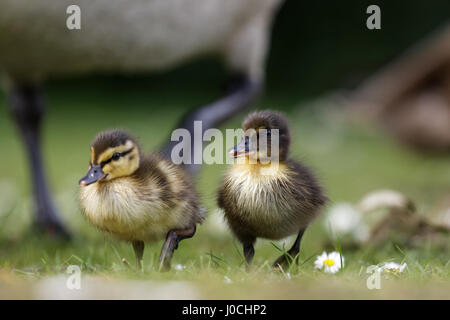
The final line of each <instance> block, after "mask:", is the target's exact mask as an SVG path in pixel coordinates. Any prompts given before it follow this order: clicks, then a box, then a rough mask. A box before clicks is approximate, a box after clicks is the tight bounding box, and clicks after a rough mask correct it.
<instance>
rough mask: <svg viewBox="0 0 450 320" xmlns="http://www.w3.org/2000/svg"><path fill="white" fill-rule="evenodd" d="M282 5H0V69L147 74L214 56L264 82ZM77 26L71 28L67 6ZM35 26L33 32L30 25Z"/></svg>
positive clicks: (230, 0)
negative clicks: (76, 13) (77, 16)
mask: <svg viewBox="0 0 450 320" xmlns="http://www.w3.org/2000/svg"><path fill="white" fill-rule="evenodd" d="M281 2H282V0H226V1H224V0H127V1H123V0H95V1H92V0H58V1H55V0H33V1H29V0H0V6H1V10H0V69H3V70H2V71H4V72H6V73H7V74H9V75H11V77H12V78H14V79H16V80H17V79H21V80H36V79H40V78H41V77H44V78H45V77H46V76H61V75H64V76H65V75H71V74H79V73H86V72H92V71H114V72H117V71H119V72H136V71H141V72H148V71H152V70H157V69H164V68H168V67H171V66H174V65H176V64H178V63H180V62H182V61H185V60H187V59H189V58H191V57H194V56H198V55H204V54H219V55H221V56H223V57H224V58H225V61H226V63H227V64H228V66H229V67H230V68H231V69H236V70H238V71H241V72H246V73H247V74H250V75H254V76H255V78H258V77H261V74H262V72H263V70H262V69H263V65H264V58H265V55H266V47H267V42H268V34H269V30H270V29H269V27H270V25H271V21H272V17H273V15H274V12H275V9H277V8H278V5H279V4H280V3H281ZM73 4H75V5H78V6H79V7H80V9H81V29H80V30H69V29H68V28H67V26H66V20H67V18H68V17H69V14H67V13H66V9H67V7H68V6H70V5H73ZM30 26H32V27H30Z"/></svg>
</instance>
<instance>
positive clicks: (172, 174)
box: [79, 130, 204, 270]
mask: <svg viewBox="0 0 450 320" xmlns="http://www.w3.org/2000/svg"><path fill="white" fill-rule="evenodd" d="M79 184H80V186H81V188H80V202H81V208H82V210H83V212H84V215H85V216H86V218H87V219H88V220H89V221H90V222H91V223H92V224H93V225H95V226H96V227H98V228H99V229H101V230H103V231H106V232H109V233H111V234H113V235H114V236H116V237H118V238H119V239H122V240H127V241H130V242H131V243H132V245H133V249H134V252H135V254H136V261H137V265H138V267H140V266H141V261H142V257H143V253H144V242H146V241H158V240H161V239H164V238H165V239H166V241H165V243H164V246H163V248H162V250H161V255H160V258H159V262H160V268H162V269H165V270H167V269H169V268H170V260H171V258H172V255H173V252H174V250H175V249H176V248H177V247H178V243H179V242H180V241H181V240H182V239H185V238H190V237H192V236H193V235H194V233H195V230H196V225H197V224H198V223H201V222H202V220H203V219H204V211H203V210H202V209H201V208H200V206H199V203H198V197H197V194H196V192H195V189H194V187H193V184H192V182H191V179H190V177H189V175H188V174H187V173H185V172H184V171H183V169H181V167H178V166H176V165H174V164H173V163H172V162H170V161H169V160H166V159H164V158H162V157H160V156H158V155H156V154H147V155H146V154H143V153H141V151H140V148H139V145H138V144H137V142H136V140H135V139H134V138H133V137H131V136H130V135H129V134H127V133H125V132H123V131H120V130H111V131H105V132H102V133H100V134H98V135H97V137H96V138H95V139H94V141H93V142H92V144H91V160H90V162H89V171H88V173H87V175H86V176H85V177H83V178H82V179H81V180H80V182H79Z"/></svg>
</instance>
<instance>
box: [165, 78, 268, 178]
mask: <svg viewBox="0 0 450 320" xmlns="http://www.w3.org/2000/svg"><path fill="white" fill-rule="evenodd" d="M261 91H262V81H255V80H252V79H251V78H250V77H249V76H245V75H240V76H236V77H235V78H233V79H232V81H231V83H230V85H229V88H228V90H227V92H226V94H225V95H224V96H223V97H222V98H220V99H219V100H217V101H215V102H212V103H210V104H208V105H206V106H203V107H200V108H197V109H194V110H193V111H191V112H189V113H188V114H187V115H185V116H184V117H183V118H182V120H181V121H180V122H179V123H178V125H177V126H176V129H186V130H188V131H189V132H190V133H191V136H192V137H193V133H194V121H201V123H202V132H201V134H202V136H203V133H204V132H205V131H206V130H208V129H210V128H216V127H218V126H220V125H221V124H223V123H224V122H225V121H227V120H228V119H230V118H231V117H232V116H234V115H236V114H237V113H238V112H239V111H242V110H244V109H245V108H246V107H248V106H250V105H251V103H252V101H253V100H254V99H256V98H257V97H258V95H259V94H260V92H261ZM183 142H184V141H183ZM183 142H179V141H169V142H167V143H166V144H165V145H164V146H163V147H162V150H161V151H162V153H163V154H164V155H165V156H166V157H167V158H169V159H170V158H171V153H172V149H173V147H174V146H175V145H177V144H179V143H183ZM186 143H187V145H186V146H183V150H191V159H192V162H193V159H194V158H195V154H194V153H195V152H198V153H199V158H200V159H201V157H202V148H198V149H195V148H194V139H190V145H189V141H187V142H186ZM184 166H185V168H186V169H187V170H188V171H189V172H190V173H192V174H195V173H197V172H198V170H200V165H199V164H193V163H191V164H184Z"/></svg>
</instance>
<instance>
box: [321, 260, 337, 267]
mask: <svg viewBox="0 0 450 320" xmlns="http://www.w3.org/2000/svg"><path fill="white" fill-rule="evenodd" d="M323 263H325V264H326V265H328V266H329V267H331V266H333V265H334V260H331V259H326V260H324V261H323Z"/></svg>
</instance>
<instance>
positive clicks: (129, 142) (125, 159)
mask: <svg viewBox="0 0 450 320" xmlns="http://www.w3.org/2000/svg"><path fill="white" fill-rule="evenodd" d="M139 163H140V151H139V146H138V144H137V143H136V140H135V139H134V138H133V137H132V136H130V135H129V134H127V133H126V132H123V131H121V130H109V131H104V132H101V133H99V134H98V135H97V136H96V137H95V139H94V141H93V142H92V143H91V161H90V162H89V171H88V173H87V174H86V176H84V177H83V178H81V179H80V182H79V184H80V185H81V186H87V185H90V184H92V183H96V182H101V181H109V180H112V179H116V178H120V177H125V176H129V175H131V174H133V173H134V172H135V171H136V170H137V169H138V168H139Z"/></svg>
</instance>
